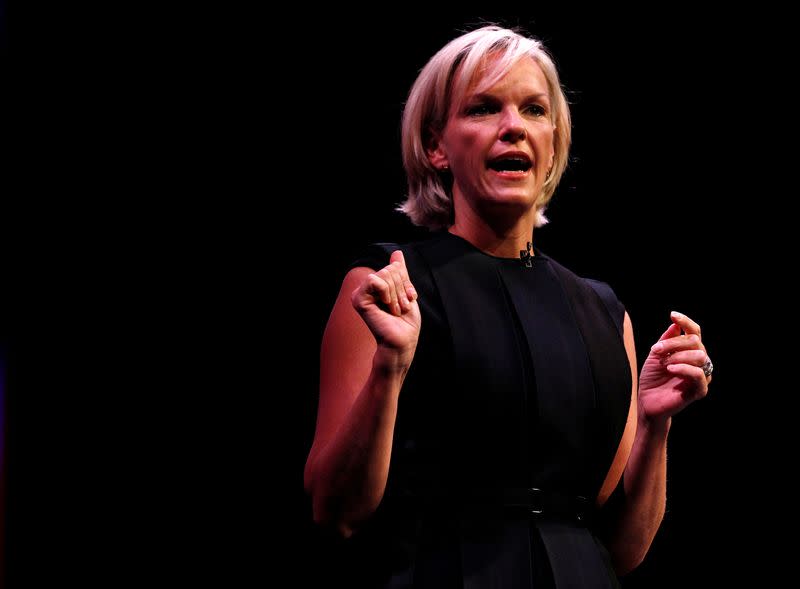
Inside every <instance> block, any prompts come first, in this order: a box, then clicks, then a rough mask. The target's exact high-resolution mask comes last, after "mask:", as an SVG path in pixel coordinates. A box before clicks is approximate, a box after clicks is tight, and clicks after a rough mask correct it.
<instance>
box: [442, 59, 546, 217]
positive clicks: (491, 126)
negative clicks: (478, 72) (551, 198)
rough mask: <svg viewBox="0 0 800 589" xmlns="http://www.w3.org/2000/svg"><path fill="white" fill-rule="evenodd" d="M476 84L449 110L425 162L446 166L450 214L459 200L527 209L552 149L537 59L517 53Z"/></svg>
mask: <svg viewBox="0 0 800 589" xmlns="http://www.w3.org/2000/svg"><path fill="white" fill-rule="evenodd" d="M477 86H478V85H477V84H476V83H473V84H472V85H471V86H470V88H469V90H468V91H467V94H466V96H465V99H464V101H463V103H462V104H461V105H460V107H458V108H453V109H451V112H450V113H449V116H448V119H447V123H446V125H445V128H444V130H443V132H442V133H441V134H440V135H439V136H438V137H437V138H436V141H435V143H434V145H433V149H432V150H431V151H429V157H430V161H431V163H432V164H433V165H434V166H435V167H437V168H440V169H441V168H442V167H444V166H445V165H446V166H449V168H450V170H451V172H452V174H453V199H454V204H455V207H456V213H458V208H459V202H461V201H464V200H466V201H468V202H471V204H472V205H473V206H476V207H479V208H482V207H485V206H486V205H489V206H502V207H505V208H508V207H514V208H515V209H516V210H517V211H519V210H523V211H531V210H532V207H533V205H534V204H535V203H536V199H537V197H538V195H539V194H540V193H541V190H542V184H544V181H545V177H546V176H547V171H548V170H549V169H550V168H551V166H552V165H553V157H554V153H555V152H554V148H553V138H554V131H555V127H554V126H553V123H552V112H551V104H550V97H549V93H548V86H547V79H546V78H545V76H544V73H543V72H542V70H541V68H540V67H539V64H538V63H536V62H535V61H534V60H533V59H531V58H523V59H521V60H520V61H519V62H518V63H517V64H516V65H515V66H514V67H513V68H512V69H511V70H510V71H509V72H508V74H507V75H506V76H505V77H503V78H502V79H501V80H500V81H499V82H498V83H497V84H495V85H494V86H492V87H490V88H488V89H487V90H483V91H481V92H477Z"/></svg>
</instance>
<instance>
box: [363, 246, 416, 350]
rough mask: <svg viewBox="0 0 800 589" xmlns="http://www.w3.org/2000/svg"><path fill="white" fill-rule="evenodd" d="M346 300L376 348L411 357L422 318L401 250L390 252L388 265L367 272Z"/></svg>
mask: <svg viewBox="0 0 800 589" xmlns="http://www.w3.org/2000/svg"><path fill="white" fill-rule="evenodd" d="M350 299H351V301H352V303H353V307H354V308H355V310H356V311H358V313H359V314H360V315H361V317H362V318H363V319H364V322H365V323H366V324H367V326H368V327H369V329H370V331H371V332H372V334H373V335H374V336H375V340H376V341H377V343H378V347H379V348H380V347H383V348H386V349H388V350H391V351H396V352H398V353H400V354H408V353H410V354H411V355H412V356H413V353H414V350H415V349H416V346H417V340H418V339H419V330H420V326H421V324H422V320H421V316H420V311H419V304H418V303H417V291H416V290H415V289H414V285H413V284H411V280H410V279H409V277H408V269H407V268H406V262H405V259H404V257H403V252H401V251H400V250H396V251H394V252H392V255H391V257H390V259H389V265H387V266H385V267H384V268H382V269H381V270H379V271H378V272H375V273H373V274H370V275H368V276H367V279H366V280H365V281H364V282H362V283H361V285H360V286H359V287H358V288H356V289H355V290H354V291H353V294H352V295H351V297H350Z"/></svg>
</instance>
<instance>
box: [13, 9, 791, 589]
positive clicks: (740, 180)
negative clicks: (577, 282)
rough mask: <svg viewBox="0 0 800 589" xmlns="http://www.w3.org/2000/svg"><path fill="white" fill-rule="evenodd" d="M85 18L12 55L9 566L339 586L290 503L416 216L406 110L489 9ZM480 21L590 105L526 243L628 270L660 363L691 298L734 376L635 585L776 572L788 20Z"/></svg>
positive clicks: (297, 498) (694, 424)
mask: <svg viewBox="0 0 800 589" xmlns="http://www.w3.org/2000/svg"><path fill="white" fill-rule="evenodd" d="M690 16H691V17H690ZM100 17H102V18H100ZM93 19H94V20H92V21H91V22H92V23H96V22H98V19H99V22H100V23H101V24H100V26H96V27H91V28H92V35H91V36H83V35H80V34H77V33H76V34H74V35H71V36H70V38H69V39H68V40H69V43H68V44H64V45H61V46H60V49H61V50H60V51H47V52H45V55H42V54H41V52H40V51H41V50H37V49H36V48H34V47H33V45H34V43H33V42H31V43H30V45H31V46H30V47H29V48H28V49H30V51H29V55H28V57H30V58H32V60H33V61H34V62H35V67H21V68H19V70H18V71H16V72H15V74H17V75H18V76H19V77H18V80H19V82H20V83H19V84H18V86H17V87H18V88H20V91H19V93H20V95H21V97H22V99H23V100H22V101H21V102H22V103H23V104H22V105H21V106H20V108H19V112H20V113H22V114H23V115H25V116H23V117H22V118H21V119H20V120H21V121H22V122H23V124H21V125H20V127H21V129H20V130H21V131H22V133H20V134H19V135H18V136H15V137H18V138H17V139H15V141H16V144H15V146H16V147H17V149H16V150H15V154H16V156H17V157H18V159H17V160H13V161H14V162H17V161H18V162H19V163H20V165H19V170H21V171H22V172H24V173H23V174H21V175H20V178H21V179H23V180H24V183H22V184H21V185H22V186H24V188H23V189H20V190H18V194H19V195H20V197H19V199H18V200H16V201H14V204H13V206H12V207H11V209H10V213H11V214H10V215H8V216H7V217H6V219H5V220H6V221H10V222H9V223H8V224H9V225H10V227H9V229H10V231H9V234H10V235H11V236H12V238H13V241H14V242H15V244H16V248H17V249H16V250H15V251H16V252H17V255H16V256H15V257H16V259H15V260H14V261H13V262H14V263H12V273H11V274H10V275H11V276H13V277H14V280H13V281H11V282H13V283H14V284H15V285H17V286H18V288H17V289H16V290H17V291H18V292H19V294H20V296H19V299H18V300H17V299H15V303H14V305H13V306H12V307H11V308H12V309H13V313H10V316H11V319H10V320H9V321H8V322H4V323H3V326H4V327H3V328H4V329H6V330H7V331H8V332H9V333H10V334H11V335H10V336H8V337H6V340H7V341H8V342H9V344H8V346H9V367H8V380H9V385H10V386H9V389H8V391H9V399H8V409H9V420H8V431H9V439H10V442H9V444H8V451H9V453H10V459H9V462H8V469H9V470H8V473H9V474H8V480H9V481H10V482H9V486H8V505H9V509H8V511H7V514H8V517H7V521H8V531H9V532H8V533H9V538H10V540H11V541H9V543H8V559H7V562H8V567H9V573H10V574H12V573H13V574H15V575H16V576H17V577H18V578H26V579H34V578H36V577H37V576H39V575H49V574H53V573H57V574H58V575H60V578H69V577H73V576H74V577H76V578H79V579H80V580H81V581H82V582H90V581H93V580H97V581H98V582H99V583H100V584H106V583H108V582H109V580H111V581H117V580H127V579H131V578H138V577H142V578H143V579H145V580H151V579H166V580H167V581H175V582H179V581H182V580H185V579H187V578H188V577H191V578H197V579H204V580H205V579H208V578H212V577H213V578H218V579H219V580H220V581H222V582H227V583H236V582H244V581H247V582H256V583H262V584H263V583H267V584H276V582H274V581H272V579H273V578H274V576H275V575H284V574H287V575H289V578H290V579H294V581H292V582H291V583H292V584H299V583H300V579H306V578H309V574H311V577H314V578H317V579H324V563H325V558H326V557H325V555H324V554H319V553H318V544H317V542H316V540H317V536H316V532H315V530H314V528H313V525H312V524H311V520H310V517H311V516H310V507H309V505H308V500H307V498H306V497H305V495H304V493H303V489H302V470H303V465H304V461H305V457H306V454H307V452H308V449H309V447H310V444H311V439H312V436H313V428H314V419H315V411H316V395H317V390H316V389H317V378H318V366H317V363H318V354H319V344H320V338H321V335H322V330H323V328H324V324H325V321H326V319H327V315H328V313H329V311H330V307H331V305H332V303H333V300H334V298H335V296H336V293H337V290H338V285H339V283H340V281H341V278H342V277H343V275H344V272H345V269H346V267H347V264H348V262H349V260H351V259H353V257H354V256H355V255H356V254H357V253H358V252H359V251H360V250H361V248H362V247H363V246H364V245H365V244H368V243H370V242H372V241H399V242H402V241H406V240H409V239H413V238H416V237H418V236H419V235H420V234H421V232H420V231H419V230H417V229H414V228H413V227H411V226H410V224H408V223H407V222H406V221H405V219H404V218H402V217H401V216H400V215H399V214H397V213H395V212H393V209H394V207H395V205H396V204H397V203H398V202H399V201H400V200H401V199H402V198H403V194H404V188H405V186H404V177H403V173H402V167H401V163H400V155H399V117H400V112H401V108H402V104H403V101H404V99H405V93H406V92H407V90H408V87H409V86H410V84H411V82H412V81H413V79H414V77H415V76H416V73H417V72H418V70H419V69H420V68H421V67H422V66H423V65H424V63H425V61H426V59H427V58H428V57H430V55H432V53H433V52H434V51H435V50H436V49H438V48H439V47H440V46H441V45H443V44H444V43H445V42H446V41H447V40H449V39H450V38H452V37H453V36H454V35H455V34H456V33H457V31H458V30H460V29H464V28H466V27H469V26H471V25H472V24H475V23H478V22H479V19H478V18H476V17H452V18H434V17H432V16H429V15H423V16H421V15H419V14H408V13H393V14H387V15H383V16H377V15H371V14H366V13H362V14H360V15H358V16H351V15H345V14H337V15H326V14H321V13H315V14H314V15H311V16H308V15H307V16H304V17H303V18H299V17H292V18H288V17H287V18H286V19H284V20H280V21H278V20H276V19H275V18H273V17H272V16H271V15H269V14H252V15H251V14H239V13H236V12H235V11H228V12H226V13H224V14H223V13H220V12H217V11H213V10H212V11H205V12H203V11H200V10H192V11H185V12H179V11H176V12H174V13H169V14H167V13H166V12H162V13H159V14H151V13H148V14H143V13H135V12H131V13H129V14H128V13H126V14H125V15H119V14H114V15H111V14H108V15H96V14H95V15H93ZM775 19H777V20H780V19H779V17H775ZM483 20H497V21H500V22H502V23H504V24H510V25H520V26H523V27H525V28H526V29H527V30H528V31H529V32H531V33H532V34H534V35H536V36H538V37H539V38H541V39H543V40H544V41H545V44H546V45H547V46H548V47H549V48H550V49H551V51H552V53H553V54H554V56H555V59H556V62H557V64H558V66H559V68H560V71H561V74H562V82H563V84H564V85H565V87H566V89H567V91H568V96H569V97H570V100H571V103H572V113H573V125H574V146H573V150H572V160H571V162H570V167H569V169H568V172H567V174H566V175H565V177H564V178H563V180H562V183H561V186H560V187H559V189H558V191H557V193H556V195H555V197H554V199H553V201H552V205H551V207H550V209H549V216H550V218H551V224H550V225H549V226H547V227H545V228H543V229H541V230H539V231H538V233H537V235H536V240H537V245H538V246H539V247H541V248H542V249H543V250H544V251H546V252H548V254H549V255H551V256H553V257H554V258H556V259H558V260H559V261H560V262H562V263H563V264H565V265H567V266H568V267H570V268H572V269H573V270H575V271H576V272H578V273H580V274H583V275H586V276H592V277H595V278H599V279H601V280H605V281H607V282H609V283H610V284H611V285H612V286H613V287H614V289H615V290H616V292H617V294H618V295H619V296H620V298H621V299H622V300H623V302H624V303H625V304H626V306H627V308H628V311H629V313H630V315H631V317H632V319H633V325H634V329H635V335H636V340H637V342H638V347H639V360H640V362H641V360H642V359H643V357H644V354H645V351H646V350H647V348H648V346H649V345H650V344H651V343H652V342H654V341H655V340H656V338H657V337H658V335H659V334H660V333H661V332H662V331H663V329H664V328H665V327H666V326H667V325H668V321H669V319H668V316H669V311H670V310H673V309H674V310H679V311H682V312H684V313H687V314H688V315H690V316H692V317H693V318H695V319H696V320H697V321H699V322H700V323H701V325H702V327H703V330H704V340H705V343H706V346H707V347H708V349H709V352H710V354H711V356H712V358H713V359H714V363H715V366H716V372H715V375H714V376H715V378H714V383H713V385H712V389H711V393H710V394H709V396H708V398H707V399H705V400H703V401H702V402H699V403H697V404H695V405H693V406H691V407H689V408H688V409H687V410H686V411H685V412H683V413H682V414H681V415H680V416H679V417H678V418H676V419H675V422H674V425H673V429H672V432H671V435H670V447H669V484H668V498H669V505H668V512H667V515H666V518H665V521H664V524H663V526H662V529H661V531H660V532H659V534H658V536H657V538H656V541H655V543H654V545H653V547H652V549H651V553H650V555H649V556H648V558H647V560H646V562H645V563H644V564H643V565H642V566H641V567H640V569H639V570H638V571H636V572H635V573H634V574H633V575H631V576H630V577H629V578H628V579H626V580H625V587H628V588H633V587H655V586H675V585H678V584H680V585H682V586H689V587H694V586H697V587H699V586H704V585H705V584H707V583H710V582H712V581H713V582H715V583H722V584H725V583H728V582H733V581H734V580H736V581H740V580H743V581H752V580H753V578H754V576H755V575H757V574H762V575H763V574H766V575H769V574H770V572H771V571H772V570H773V568H774V563H775V561H776V559H777V557H776V553H777V552H778V551H779V544H778V543H777V541H775V540H773V539H772V536H771V535H770V534H768V533H767V532H766V526H767V525H771V524H773V523H774V522H776V521H778V522H783V521H785V520H787V519H789V518H791V517H792V515H793V514H791V513H784V510H783V509H782V506H784V505H787V506H788V505H790V503H789V501H790V497H791V493H790V492H788V491H785V490H784V489H785V487H783V486H782V485H780V484H778V483H777V481H776V480H775V479H776V467H782V465H783V464H784V462H783V461H785V460H786V458H785V455H784V454H782V453H781V450H782V449H784V448H786V447H787V440H788V439H789V437H788V436H787V433H786V432H787V429H786V428H785V427H783V426H779V425H778V424H777V420H776V417H777V416H780V415H781V414H788V415H791V411H792V409H793V404H791V403H787V402H786V398H787V395H786V392H787V391H788V390H790V387H789V386H788V385H787V384H786V383H785V382H784V381H783V375H784V370H779V369H777V368H776V367H781V368H783V367H785V366H789V364H786V363H785V361H784V360H783V357H782V356H781V355H779V354H778V353H777V351H776V349H777V347H776V345H775V343H774V342H775V339H774V338H775V336H776V335H783V333H782V332H784V331H785V332H786V333H787V334H789V335H791V333H792V332H791V330H790V320H791V319H792V318H791V316H789V315H785V314H784V311H783V310H784V309H787V308H789V307H788V302H789V301H790V300H791V296H792V294H791V293H792V292H793V290H791V289H789V288H787V287H786V286H785V284H784V283H785V280H784V278H783V276H784V275H785V274H786V268H790V266H789V265H783V266H781V265H779V261H782V259H781V258H780V255H781V252H782V250H783V248H784V247H785V246H786V244H787V243H790V242H791V235H792V232H791V231H790V230H788V229H787V228H786V227H787V226H788V225H789V223H790V221H791V217H790V216H788V215H786V214H785V213H784V212H783V209H782V207H781V203H782V201H783V200H785V197H784V195H785V194H788V193H789V192H788V189H787V188H786V186H784V185H783V184H782V182H781V180H779V179H778V168H779V165H780V164H779V160H778V156H777V155H776V154H777V150H776V149H775V147H774V146H775V145H776V140H775V135H776V133H775V131H776V129H782V123H779V119H781V113H782V112H784V111H783V110H782V108H783V106H782V102H781V101H782V99H783V93H782V91H781V89H782V87H783V83H782V82H781V80H782V79H783V77H782V76H781V71H782V70H781V68H780V67H778V66H775V65H774V63H775V59H774V58H775V57H776V56H777V53H776V52H775V51H773V50H772V49H771V48H770V49H769V50H765V49H764V48H763V45H764V42H765V41H767V40H773V37H777V38H780V34H779V32H778V31H777V30H775V31H773V29H772V28H770V29H765V28H764V23H763V22H757V21H756V20H755V19H753V18H752V15H748V16H747V17H746V18H745V17H739V16H731V15H713V16H700V15H697V14H692V15H686V14H676V13H674V12H673V13H671V14H664V13H662V14H649V15H645V14H638V13H631V12H628V13H624V14H623V13H622V12H621V11H614V10H612V9H604V11H603V12H598V11H595V12H594V13H591V14H590V13H585V12H580V11H578V10H577V9H576V10H574V11H572V10H567V9H565V10H563V11H561V12H560V13H559V14H546V13H543V14H541V15H538V16H536V17H513V18H507V17H483ZM772 22H773V21H772V20H771V21H770V26H772ZM53 28H54V29H58V27H57V26H54V27H53ZM75 30H80V29H78V28H76V29H75ZM61 34H62V35H63V30H62V33H61ZM58 38H59V39H60V37H58ZM755 39H758V42H756V40H755ZM17 47H19V46H17ZM64 48H68V49H69V50H65V49H64ZM23 53H24V51H20V54H23ZM54 95H57V96H58V97H59V99H58V100H54V99H53V96H54ZM767 302H768V304H765V303H767ZM6 324H8V325H10V327H8V328H6ZM775 397H777V399H776V398H775ZM73 414H74V415H75V417H74V418H73V419H66V418H65V416H66V415H73ZM789 431H790V430H789ZM40 434H43V435H40ZM39 479H43V480H39ZM766 488H769V489H770V491H769V492H766V491H765V489H766ZM771 507H776V508H777V513H773V512H772V511H771V510H770V509H769V508H771ZM786 511H787V512H790V511H791V509H789V508H787V509H786ZM776 517H777V518H778V519H775V518H776ZM34 521H35V522H38V523H39V524H41V525H40V526H38V527H37V526H36V525H33V524H32V523H31V522H34ZM41 530H46V531H47V533H44V532H42V531H41ZM42 554H48V555H53V556H52V557H50V558H51V560H50V562H53V563H56V562H57V563H59V564H58V565H56V564H53V566H52V568H51V569H48V570H45V569H43V568H42V567H41V566H39V563H38V560H37V555H42ZM764 571H766V572H764ZM278 584H279V583H278ZM763 584H764V582H758V583H757V585H759V586H761V585H763Z"/></svg>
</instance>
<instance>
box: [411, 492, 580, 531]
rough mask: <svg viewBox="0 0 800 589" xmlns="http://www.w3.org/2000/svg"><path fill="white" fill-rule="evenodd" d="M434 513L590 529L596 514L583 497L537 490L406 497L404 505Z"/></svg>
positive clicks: (435, 493)
mask: <svg viewBox="0 0 800 589" xmlns="http://www.w3.org/2000/svg"><path fill="white" fill-rule="evenodd" d="M409 501H410V503H411V504H414V505H417V506H418V507H421V506H424V507H426V508H427V509H432V510H437V511H438V510H455V511H458V512H462V513H473V514H475V513H478V514H480V513H493V514H500V513H502V514H508V515H512V516H514V517H529V518H533V519H543V520H544V519H555V520H562V521H571V522H575V523H580V524H582V525H587V524H588V523H589V520H590V519H591V516H592V514H593V511H594V507H593V505H592V503H591V502H590V501H589V500H588V499H587V498H586V497H583V496H580V495H574V496H570V495H565V494H560V493H552V492H549V491H545V490H543V489H539V488H536V487H529V488H519V489H492V490H487V491H480V490H474V489H473V490H469V491H468V492H460V493H455V492H454V493H441V492H438V493H437V492H434V493H423V494H415V495H413V496H405V497H403V499H402V502H403V503H406V502H409Z"/></svg>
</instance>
